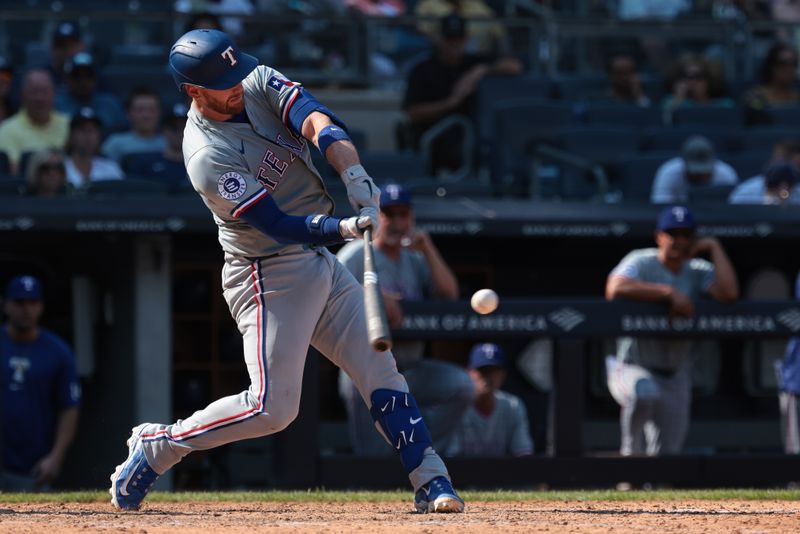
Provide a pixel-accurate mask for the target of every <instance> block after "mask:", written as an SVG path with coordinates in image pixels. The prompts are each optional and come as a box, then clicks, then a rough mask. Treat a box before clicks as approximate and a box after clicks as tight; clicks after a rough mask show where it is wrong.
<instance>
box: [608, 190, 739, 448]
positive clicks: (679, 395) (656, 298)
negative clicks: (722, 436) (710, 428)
mask: <svg viewBox="0 0 800 534" xmlns="http://www.w3.org/2000/svg"><path fill="white" fill-rule="evenodd" d="M696 229H697V226H696V224H695V219H694V216H693V215H692V213H691V212H690V211H689V210H688V209H687V208H685V207H682V206H669V207H666V208H664V209H663V210H662V211H661V213H660V214H659V216H658V222H657V229H656V233H655V240H656V244H657V248H646V249H639V250H634V251H632V252H630V253H629V254H628V255H627V256H625V258H623V260H622V261H621V262H620V263H619V265H617V266H616V267H615V268H614V270H613V271H611V274H609V276H608V280H607V282H606V290H605V294H606V298H607V299H608V300H617V299H630V300H637V301H647V302H661V303H665V304H667V305H668V307H669V315H670V317H671V318H672V319H673V320H676V319H679V318H686V317H692V316H693V315H694V304H693V301H694V300H696V299H698V298H699V297H700V296H701V295H704V294H705V295H708V296H710V297H711V298H713V299H715V300H718V301H723V302H730V301H733V300H736V299H737V298H738V297H739V284H738V280H737V277H736V272H735V271H734V269H733V266H732V265H731V262H730V260H729V259H728V256H727V254H726V253H725V249H723V247H722V245H721V244H720V242H719V240H717V239H716V238H715V237H703V238H697V237H696ZM700 256H708V257H710V259H711V261H710V262H709V261H707V260H705V259H701V258H700ZM665 311H666V310H665ZM691 349H692V343H691V341H690V340H687V339H651V338H643V337H623V338H619V339H618V340H617V354H616V357H614V356H609V357H608V358H607V359H606V364H607V379H608V388H609V391H610V392H611V394H612V396H613V397H614V399H615V400H616V401H617V402H618V403H619V405H620V407H621V412H620V426H621V430H622V436H621V446H620V453H621V454H622V455H623V456H628V455H642V454H647V455H658V454H662V453H663V454H677V453H680V452H681V449H682V448H683V443H684V439H685V437H686V433H687V431H688V429H689V413H690V405H691V386H692V384H691V367H692V360H691Z"/></svg>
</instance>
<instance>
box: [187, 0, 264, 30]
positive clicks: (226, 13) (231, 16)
mask: <svg viewBox="0 0 800 534" xmlns="http://www.w3.org/2000/svg"><path fill="white" fill-rule="evenodd" d="M198 4H199V8H198ZM174 9H175V12H176V13H192V12H193V11H196V10H200V11H207V12H210V13H212V14H214V15H217V16H218V17H220V19H219V20H220V22H221V24H222V29H223V30H224V31H225V32H226V33H229V34H231V35H233V36H241V35H242V34H243V32H244V20H245V19H246V18H247V16H248V15H252V14H253V11H254V10H255V8H254V7H253V3H252V2H251V1H250V0H212V1H209V2H194V1H192V0H176V1H175V4H174Z"/></svg>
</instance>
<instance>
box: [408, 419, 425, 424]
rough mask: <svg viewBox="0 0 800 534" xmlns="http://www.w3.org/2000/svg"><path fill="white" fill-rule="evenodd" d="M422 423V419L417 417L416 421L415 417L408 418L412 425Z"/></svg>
mask: <svg viewBox="0 0 800 534" xmlns="http://www.w3.org/2000/svg"><path fill="white" fill-rule="evenodd" d="M420 421H422V417H417V418H416V419H414V418H413V417H409V418H408V422H409V423H411V424H412V425H416V424H417V423H419V422H420Z"/></svg>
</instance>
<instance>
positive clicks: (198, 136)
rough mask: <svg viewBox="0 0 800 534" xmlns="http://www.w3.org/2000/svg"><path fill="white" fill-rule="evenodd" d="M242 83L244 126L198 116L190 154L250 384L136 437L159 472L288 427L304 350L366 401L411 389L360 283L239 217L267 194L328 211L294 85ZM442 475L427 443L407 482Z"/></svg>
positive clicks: (272, 79)
mask: <svg viewBox="0 0 800 534" xmlns="http://www.w3.org/2000/svg"><path fill="white" fill-rule="evenodd" d="M242 85H243V87H244V103H245V112H246V114H247V118H248V119H249V121H243V122H236V121H235V120H234V121H226V122H219V121H213V120H209V119H207V118H205V117H204V116H202V115H201V114H200V113H198V112H197V111H196V110H195V109H192V111H190V113H189V120H188V122H187V124H186V131H185V137H184V144H183V152H184V158H185V161H186V167H187V171H188V173H189V177H190V179H191V181H192V184H193V186H194V188H195V189H196V190H197V191H198V193H200V195H201V197H202V198H203V201H204V202H205V203H206V205H207V206H208V208H209V209H210V210H211V212H212V213H213V215H214V220H215V221H216V223H217V225H218V227H219V241H220V244H221V245H222V249H223V250H224V251H225V265H224V267H223V271H222V287H223V295H224V297H225V300H226V301H227V303H228V307H229V309H230V312H231V315H232V316H233V318H234V319H235V320H236V324H237V326H238V327H239V331H240V332H241V333H242V336H243V338H244V359H245V363H246V365H247V371H248V374H249V376H250V387H249V388H248V389H247V390H246V391H243V392H241V393H239V394H238V395H232V396H229V397H225V398H222V399H219V400H217V401H215V402H213V403H211V404H210V405H208V406H207V407H206V408H204V409H202V410H199V411H197V412H195V413H194V414H192V415H191V416H190V417H188V418H186V419H182V420H179V421H177V422H176V423H174V424H171V425H164V424H155V423H148V424H146V425H145V426H144V427H143V428H142V431H141V434H140V438H141V441H142V446H143V450H144V454H145V456H146V458H147V462H148V463H149V464H150V466H151V467H152V468H153V469H154V470H155V471H156V472H158V473H163V472H164V471H166V470H167V469H169V468H170V467H171V466H173V465H174V464H176V463H178V462H179V461H180V460H181V459H182V458H183V457H184V456H186V455H187V454H189V453H190V452H191V451H193V450H203V449H210V448H213V447H217V446H219V445H222V444H225V443H230V442H232V441H237V440H241V439H247V438H253V437H258V436H264V435H268V434H273V433H275V432H278V431H280V430H282V429H284V428H285V427H286V426H287V425H288V424H289V423H290V422H291V421H292V420H293V419H294V418H295V417H296V415H297V411H298V408H299V403H300V388H301V384H302V378H303V368H304V364H305V358H306V353H307V350H308V347H309V345H312V346H314V347H315V348H316V349H318V350H319V351H320V352H321V353H322V354H323V355H325V356H326V357H327V358H329V359H330V360H331V361H332V362H333V363H334V364H336V365H337V366H338V367H340V368H341V369H343V370H344V371H345V372H346V373H347V374H348V375H349V376H350V377H352V379H353V382H354V384H355V385H356V387H357V388H358V391H359V393H360V394H361V396H362V398H363V399H364V400H365V402H366V403H368V404H369V403H370V395H371V393H372V392H374V391H375V390H378V389H387V390H392V391H401V392H407V391H408V385H407V384H406V381H405V379H404V378H403V376H402V375H401V374H400V373H398V372H397V368H396V367H395V363H394V359H393V357H392V354H391V353H390V352H385V353H379V352H375V351H373V350H372V349H371V347H370V345H369V342H368V337H367V328H366V318H365V314H364V305H363V303H364V292H363V288H362V287H361V285H360V284H359V283H358V282H357V281H356V279H355V278H354V277H353V276H352V275H351V274H350V273H349V272H348V271H347V270H346V269H345V268H344V266H343V265H341V264H340V263H339V262H338V261H336V258H335V257H334V255H333V254H331V253H330V252H329V251H328V250H327V249H326V248H324V247H306V246H302V245H289V246H287V245H283V244H280V243H278V242H277V241H275V240H274V239H272V238H271V237H269V236H268V235H265V234H264V233H262V232H261V231H259V230H257V229H256V228H254V227H252V226H250V225H249V224H248V223H247V222H246V221H245V220H243V219H240V218H239V215H240V214H241V213H243V212H244V211H245V210H246V209H248V207H250V206H252V205H254V204H255V203H257V202H258V201H259V200H261V199H263V198H264V197H265V196H266V195H271V196H272V198H273V199H274V200H275V203H276V204H277V206H278V207H279V208H280V210H282V211H283V212H284V213H286V214H289V215H299V216H302V215H312V214H318V213H325V214H330V213H332V212H333V201H332V200H331V198H330V196H329V195H328V194H327V192H326V190H325V186H324V185H323V183H322V180H321V179H320V176H319V174H318V173H317V171H316V170H315V169H314V166H313V165H312V164H311V160H310V152H309V146H308V144H309V143H308V142H307V141H306V140H304V139H302V138H299V137H298V136H296V135H295V134H294V133H293V132H292V130H291V129H290V127H289V126H287V114H288V110H289V108H290V107H291V105H292V102H293V100H294V99H296V98H298V93H299V91H298V88H297V84H295V83H292V82H290V81H288V80H286V79H284V77H283V76H282V75H281V74H280V73H278V72H276V71H275V70H273V69H270V68H268V67H264V66H259V67H257V68H256V69H255V70H254V71H253V72H252V73H250V75H249V76H247V78H245V80H244V81H243V82H242ZM315 150H316V148H315ZM437 476H447V470H446V468H445V466H444V463H443V462H442V460H441V458H440V457H439V456H438V455H437V454H436V452H435V451H434V450H433V449H432V448H431V447H428V448H426V449H425V451H424V453H423V459H422V461H421V463H420V464H419V465H418V466H417V467H415V468H414V469H413V470H412V471H411V472H410V473H409V478H410V480H411V483H412V485H413V486H414V489H415V490H417V489H419V488H420V487H421V486H422V485H423V484H425V483H427V482H429V481H430V480H432V479H433V478H435V477H437Z"/></svg>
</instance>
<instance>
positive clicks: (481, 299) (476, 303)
mask: <svg viewBox="0 0 800 534" xmlns="http://www.w3.org/2000/svg"><path fill="white" fill-rule="evenodd" d="M499 303H500V299H499V297H498V296H497V293H495V292H494V291H492V290H491V289H479V290H478V291H476V292H475V293H474V294H473V295H472V298H471V299H470V301H469V304H470V306H472V309H473V310H475V311H476V312H478V313H480V314H482V315H486V314H487V313H492V312H493V311H495V310H496V309H497V305H498V304H499Z"/></svg>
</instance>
